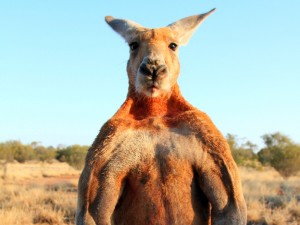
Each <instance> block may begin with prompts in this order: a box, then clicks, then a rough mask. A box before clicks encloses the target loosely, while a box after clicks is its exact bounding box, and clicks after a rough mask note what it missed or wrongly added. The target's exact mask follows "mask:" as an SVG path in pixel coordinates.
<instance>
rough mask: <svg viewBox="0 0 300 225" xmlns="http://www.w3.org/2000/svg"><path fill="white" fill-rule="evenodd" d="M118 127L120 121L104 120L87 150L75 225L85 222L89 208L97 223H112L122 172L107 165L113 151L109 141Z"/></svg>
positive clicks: (80, 182)
mask: <svg viewBox="0 0 300 225" xmlns="http://www.w3.org/2000/svg"><path fill="white" fill-rule="evenodd" d="M117 127H118V124H116V123H115V122H113V121H108V122H107V123H106V124H104V125H103V127H102V128H101V130H100V132H99V135H98V136H97V138H96V139H95V141H94V143H93V145H92V146H91V148H90V149H89V151H88V154H87V156H86V162H85V167H84V168H83V171H82V173H81V176H80V179H79V183H78V203H77V210H76V225H83V224H85V220H86V214H87V212H88V211H89V212H90V214H91V215H92V216H93V218H94V220H95V221H96V224H97V225H98V224H99V225H100V224H110V221H109V220H110V216H111V212H110V211H113V208H112V207H114V206H115V205H114V202H117V200H118V196H119V192H120V188H121V180H122V179H121V178H122V177H121V176H122V174H114V173H113V172H111V171H108V170H106V171H105V168H106V167H107V164H108V163H109V160H110V158H111V156H112V154H113V152H112V149H111V148H109V145H110V144H111V141H112V139H113V137H114V136H115V133H116V130H117ZM100 211H101V212H100ZM100 217H101V218H100ZM100 220H101V221H100Z"/></svg>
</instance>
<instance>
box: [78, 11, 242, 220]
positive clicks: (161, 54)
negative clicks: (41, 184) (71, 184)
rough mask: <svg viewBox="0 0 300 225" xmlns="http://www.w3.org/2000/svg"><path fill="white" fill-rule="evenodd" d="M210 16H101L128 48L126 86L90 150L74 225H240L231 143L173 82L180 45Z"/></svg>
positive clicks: (239, 193) (239, 194) (238, 189)
mask: <svg viewBox="0 0 300 225" xmlns="http://www.w3.org/2000/svg"><path fill="white" fill-rule="evenodd" d="M213 11H214V9H213V10H211V11H210V12H208V13H204V14H200V15H194V16H190V17H186V18H183V19H181V20H178V21H177V22H175V23H172V24H170V25H168V26H166V27H162V28H157V29H150V28H145V27H143V26H141V25H139V24H137V23H135V22H133V21H130V20H125V19H116V18H113V17H111V16H107V17H106V18H105V20H106V22H107V23H108V24H109V26H110V27H111V28H112V29H113V30H115V31H116V32H117V33H119V34H120V35H121V36H122V37H123V38H124V39H125V40H126V42H127V43H128V44H129V48H130V57H129V60H128V63H127V74H128V79H129V88H128V94H127V98H126V100H125V102H124V103H123V105H122V106H121V107H120V108H119V110H118V111H117V112H116V113H115V115H113V116H112V118H111V119H109V120H108V121H107V122H106V123H105V124H104V125H103V127H102V128H101V130H100V132H99V134H98V136H97V137H96V139H95V141H94V143H93V144H92V146H91V148H90V149H89V151H88V154H87V157H86V163H85V167H84V169H83V171H82V174H81V176H80V179H79V185H78V205H77V211H76V224H77V225H82V224H85V218H86V215H87V213H89V214H90V215H91V216H92V218H93V219H94V221H95V223H96V224H97V225H112V224H114V225H175V224H177V225H188V224H193V225H196V224H197V225H208V224H212V225H221V224H224V225H225V224H226V225H244V224H246V217H247V216H246V205H245V200H244V197H243V193H242V188H241V182H240V178H239V173H238V168H237V166H236V164H235V162H234V160H233V158H232V155H231V152H230V149H229V146H228V144H227V142H226V140H225V139H224V137H223V136H222V134H221V133H220V131H219V130H218V129H217V128H216V127H215V125H214V124H213V122H212V121H211V120H210V118H209V117H208V116H207V115H206V114H205V113H204V112H202V111H200V110H198V109H197V108H196V107H194V106H192V105H191V104H190V103H188V102H187V101H186V100H185V99H184V97H183V96H182V94H181V92H180V89H179V86H178V83H177V79H178V76H179V73H180V64H179V59H178V47H179V46H181V45H185V44H187V42H188V40H189V39H190V37H191V36H192V34H193V32H194V31H195V30H196V28H197V27H198V26H199V25H200V24H201V23H202V22H203V21H204V19H205V18H207V17H208V16H209V15H210V14H211V13H212V12H213ZM195 72H196V71H195Z"/></svg>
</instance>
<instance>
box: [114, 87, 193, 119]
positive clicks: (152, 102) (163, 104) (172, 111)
mask: <svg viewBox="0 0 300 225" xmlns="http://www.w3.org/2000/svg"><path fill="white" fill-rule="evenodd" d="M192 108H193V107H192V106H191V105H190V104H189V103H188V102H187V101H186V100H185V99H184V98H183V96H182V95H181V92H180V89H179V86H178V84H176V85H174V86H173V88H172V91H171V93H170V94H169V95H166V96H159V97H155V98H151V97H146V96H142V95H140V94H138V93H136V92H135V91H134V90H133V89H131V88H129V92H128V95H127V99H126V101H125V102H124V104H123V105H122V106H121V108H120V109H119V110H118V112H117V113H116V114H115V117H129V118H133V119H137V120H141V119H146V118H150V117H164V116H169V117H173V116H176V115H177V114H179V113H182V112H184V111H187V110H191V109H192Z"/></svg>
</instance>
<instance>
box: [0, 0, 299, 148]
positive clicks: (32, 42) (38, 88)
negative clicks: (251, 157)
mask: <svg viewBox="0 0 300 225" xmlns="http://www.w3.org/2000/svg"><path fill="white" fill-rule="evenodd" d="M214 7H216V8H217V11H216V12H215V13H214V14H212V15H211V16H210V17H209V18H208V19H207V20H206V21H205V22H204V23H203V24H202V25H201V26H200V27H199V28H198V30H197V31H196V33H195V34H194V36H193V37H192V39H191V40H190V42H189V44H188V45H187V46H184V47H182V48H181V49H180V52H179V55H180V59H181V76H180V79H179V84H180V87H181V90H182V93H183V95H184V96H185V98H186V99H187V100H188V101H190V102H191V103H192V104H193V105H195V106H196V107H198V108H199V109H201V110H203V111H205V112H207V113H208V114H209V115H210V117H211V118H212V119H213V121H214V122H215V124H216V125H217V127H218V128H219V129H220V130H221V132H222V133H223V134H224V135H226V134H227V133H232V134H236V135H238V136H239V137H240V138H241V139H243V138H246V139H248V140H250V141H252V142H254V143H256V144H259V145H261V138H260V136H261V135H263V134H265V133H271V132H276V131H280V132H282V133H284V134H286V135H288V136H289V137H291V138H292V139H293V140H294V141H296V142H298V143H299V142H300V129H299V125H300V88H299V86H300V69H299V67H300V63H299V61H300V26H299V24H300V14H299V8H300V1H299V0H289V1H283V0H276V1H271V0H253V1H233V0H228V1H221V0H220V1H219V0H218V1H207V0H206V1H200V0H192V1H182V0H181V1H179V0H174V1H162V0H152V1H136V0H134V1H116V0H111V1H103V2H102V1H94V0H90V1H70V0H64V1H58V0H51V1H37V0H36V1H33V0H27V1H21V0H15V1H1V2H0V84H1V88H0V113H1V114H0V115H1V116H0V142H2V141H7V140H20V141H22V142H23V143H30V142H31V141H40V142H41V143H42V144H43V145H53V146H56V145H58V144H63V145H71V144H84V145H90V144H91V143H92V142H93V140H94V138H95V137H96V135H97V133H98V131H99V129H100V127H101V126H102V124H103V123H104V122H105V121H106V120H107V119H109V117H111V116H112V115H113V114H114V112H115V111H116V110H117V109H118V108H119V106H120V105H121V104H122V102H123V101H124V100H125V97H126V93H127V76H126V70H125V67H126V62H127V58H128V55H129V54H128V52H129V51H128V46H127V44H125V42H124V41H123V40H122V39H121V38H120V37H119V36H118V35H117V34H116V33H114V32H113V31H112V30H111V28H110V27H108V26H107V25H106V23H105V22H104V17H105V16H106V15H112V16H114V17H119V18H128V19H131V20H134V21H136V22H138V23H140V24H142V25H144V26H146V27H162V26H165V25H167V24H170V23H172V22H174V21H176V20H178V19H180V18H183V17H186V16H190V15H194V14H200V13H204V12H207V11H209V10H210V9H212V8H214Z"/></svg>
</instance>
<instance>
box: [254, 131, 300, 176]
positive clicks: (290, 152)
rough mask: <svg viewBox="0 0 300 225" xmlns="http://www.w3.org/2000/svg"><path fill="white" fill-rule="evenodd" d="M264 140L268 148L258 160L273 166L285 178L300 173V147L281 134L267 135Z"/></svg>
mask: <svg viewBox="0 0 300 225" xmlns="http://www.w3.org/2000/svg"><path fill="white" fill-rule="evenodd" d="M262 138H263V140H264V142H265V145H266V147H265V148H263V149H262V150H261V151H260V152H259V153H258V159H259V161H260V162H261V163H262V164H263V165H269V166H272V167H273V168H274V169H276V170H277V171H278V172H279V173H280V174H281V175H282V176H283V177H289V176H291V175H295V174H296V173H298V172H299V171H300V145H297V144H295V143H293V142H292V141H291V140H290V139H289V138H288V137H287V136H285V135H283V134H280V133H274V134H267V135H264V136H262Z"/></svg>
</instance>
